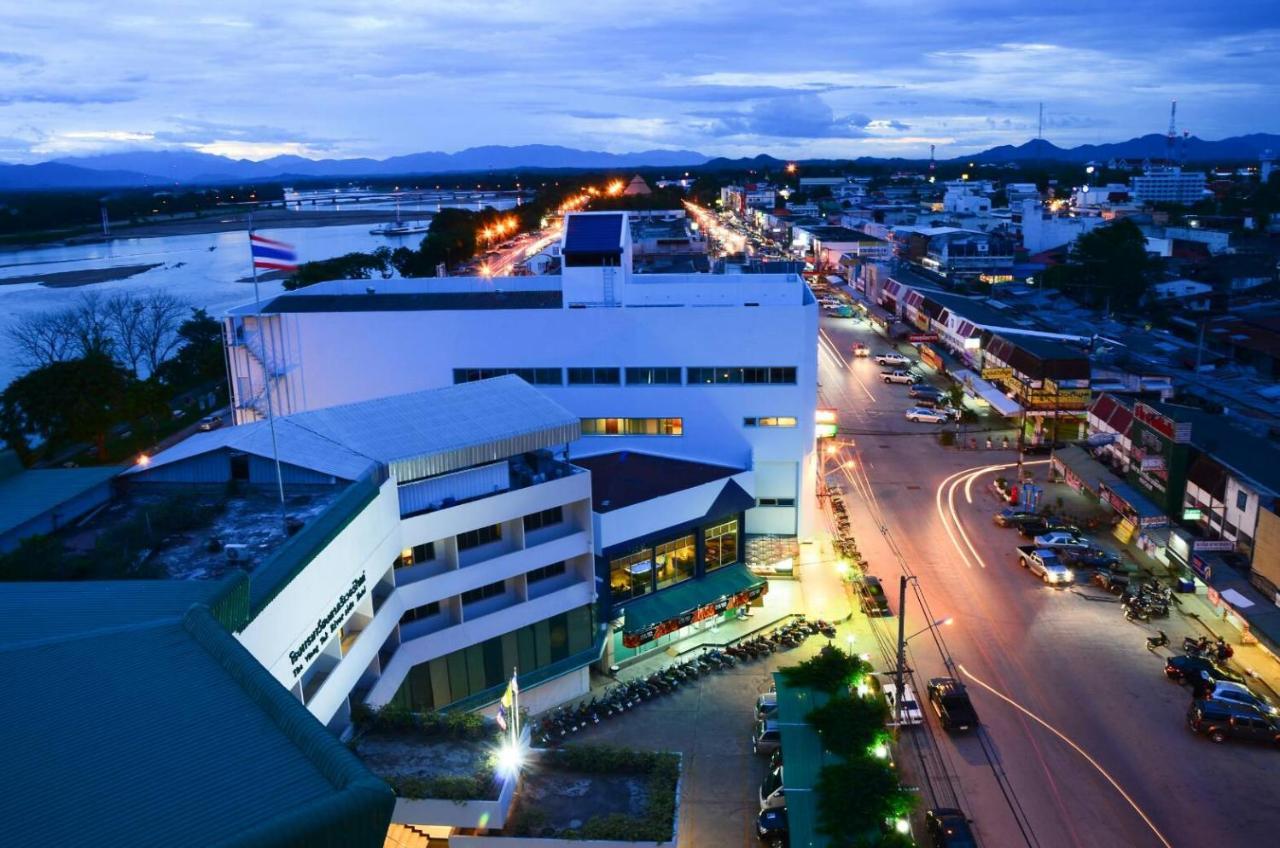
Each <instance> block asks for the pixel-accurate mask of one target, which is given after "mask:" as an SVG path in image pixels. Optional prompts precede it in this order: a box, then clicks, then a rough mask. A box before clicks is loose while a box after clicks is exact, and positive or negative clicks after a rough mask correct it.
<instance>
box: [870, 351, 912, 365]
mask: <svg viewBox="0 0 1280 848" xmlns="http://www.w3.org/2000/svg"><path fill="white" fill-rule="evenodd" d="M876 364H877V365H910V364H911V360H910V359H907V358H906V357H905V356H903V355H902V354H900V353H878V354H876Z"/></svg>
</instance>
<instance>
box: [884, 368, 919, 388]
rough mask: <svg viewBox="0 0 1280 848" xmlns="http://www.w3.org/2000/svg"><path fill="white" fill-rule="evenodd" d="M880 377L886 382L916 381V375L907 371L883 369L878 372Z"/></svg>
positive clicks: (910, 382)
mask: <svg viewBox="0 0 1280 848" xmlns="http://www.w3.org/2000/svg"><path fill="white" fill-rule="evenodd" d="M880 377H881V379H883V380H884V381H885V382H886V383H906V384H907V385H911V384H913V383H915V381H916V375H915V374H912V373H911V372H909V371H883V372H881V373H880Z"/></svg>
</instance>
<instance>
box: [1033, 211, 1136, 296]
mask: <svg viewBox="0 0 1280 848" xmlns="http://www.w3.org/2000/svg"><path fill="white" fill-rule="evenodd" d="M1059 267H1060V270H1053V269H1051V270H1053V273H1049V274H1046V275H1045V282H1046V283H1047V284H1050V285H1054V286H1057V287H1059V288H1061V289H1063V290H1064V291H1066V292H1068V293H1074V294H1075V295H1076V296H1077V297H1081V298H1082V299H1084V300H1085V301H1087V302H1088V303H1090V304H1091V305H1093V306H1095V307H1098V306H1110V307H1112V308H1117V309H1121V310H1132V309H1135V308H1137V307H1138V305H1139V304H1140V303H1141V302H1142V298H1143V295H1145V294H1146V291H1147V285H1148V282H1149V280H1148V277H1149V275H1150V273H1151V272H1152V270H1153V263H1152V261H1151V259H1150V258H1149V257H1148V256H1147V248H1146V236H1144V235H1143V234H1142V230H1140V229H1138V225H1137V224H1135V223H1133V222H1132V221H1130V220H1128V219H1127V218H1122V219H1120V220H1118V221H1115V222H1113V223H1111V224H1108V225H1106V226H1105V227H1098V228H1097V229H1096V230H1093V231H1091V232H1088V233H1085V234H1084V235H1082V236H1080V238H1078V239H1076V243H1075V245H1074V246H1073V247H1072V249H1071V254H1070V256H1069V258H1068V261H1067V264H1066V265H1064V266H1059Z"/></svg>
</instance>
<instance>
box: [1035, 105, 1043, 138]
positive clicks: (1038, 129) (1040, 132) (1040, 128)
mask: <svg viewBox="0 0 1280 848" xmlns="http://www.w3.org/2000/svg"><path fill="white" fill-rule="evenodd" d="M1036 138H1044V103H1041V104H1040V123H1038V124H1037V125H1036Z"/></svg>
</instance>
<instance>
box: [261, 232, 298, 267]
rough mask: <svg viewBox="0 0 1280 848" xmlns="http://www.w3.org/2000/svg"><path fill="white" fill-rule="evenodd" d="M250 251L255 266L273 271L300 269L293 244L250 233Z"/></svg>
mask: <svg viewBox="0 0 1280 848" xmlns="http://www.w3.org/2000/svg"><path fill="white" fill-rule="evenodd" d="M249 252H250V253H252V254H253V267H254V268H266V269H268V270H271V271H296V270H298V254H297V252H296V251H295V250H294V249H293V245H291V244H286V243H284V242H282V241H276V240H275V239H269V238H267V237H266V236H260V235H258V234H257V233H249Z"/></svg>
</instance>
